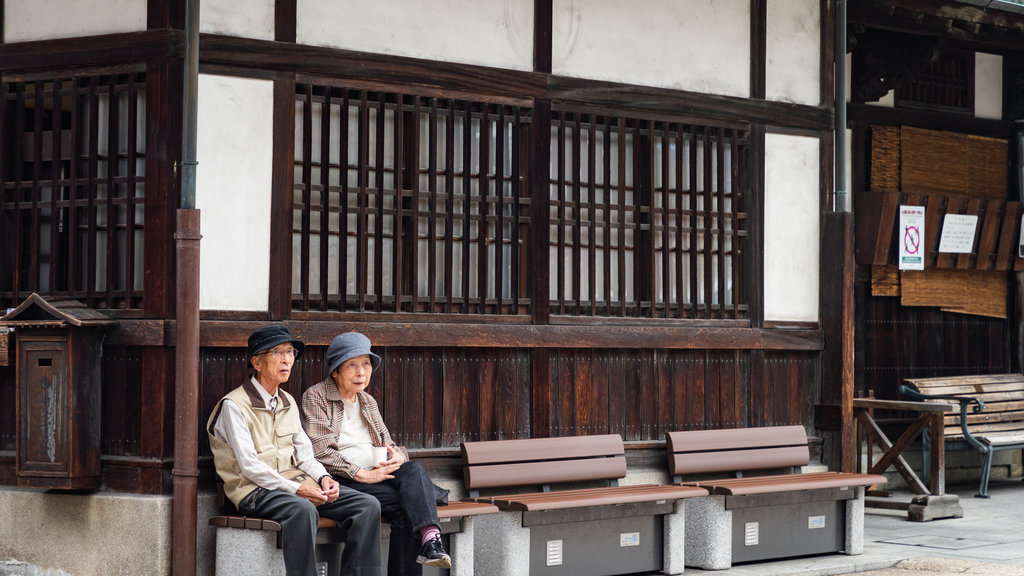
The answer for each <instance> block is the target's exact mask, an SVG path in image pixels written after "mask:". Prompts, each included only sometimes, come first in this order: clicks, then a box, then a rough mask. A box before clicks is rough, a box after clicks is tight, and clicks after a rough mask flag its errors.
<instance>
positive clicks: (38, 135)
mask: <svg viewBox="0 0 1024 576" xmlns="http://www.w3.org/2000/svg"><path fill="white" fill-rule="evenodd" d="M33 98H34V100H35V102H34V103H33V106H34V107H35V110H36V111H38V112H39V116H42V113H41V112H42V110H43V82H42V81H41V80H37V81H36V82H34V83H33ZM32 137H33V140H32V158H33V162H32V212H31V220H32V230H31V231H30V234H31V240H30V242H29V250H30V251H31V252H30V253H29V254H30V255H29V259H30V262H31V271H30V272H29V277H30V278H31V283H30V284H29V289H30V290H31V291H33V292H36V291H39V289H40V287H39V268H40V265H41V262H40V260H41V259H42V254H41V253H40V251H39V246H40V240H41V239H40V238H39V230H40V222H39V210H40V207H39V196H40V190H39V188H40V181H41V179H42V174H41V172H40V167H41V166H42V164H43V163H42V158H43V122H42V118H39V119H38V120H37V121H36V122H35V126H34V127H33V132H32ZM112 177H113V176H108V178H112ZM108 226H109V220H108ZM108 250H109V246H108ZM108 278H109V276H108ZM107 287H108V288H109V287H110V283H109V281H108V282H107Z"/></svg>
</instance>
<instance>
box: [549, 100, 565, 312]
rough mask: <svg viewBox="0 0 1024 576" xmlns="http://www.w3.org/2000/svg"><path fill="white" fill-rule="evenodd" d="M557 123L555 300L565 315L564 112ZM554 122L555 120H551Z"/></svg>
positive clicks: (558, 117) (559, 310) (558, 116)
mask: <svg viewBox="0 0 1024 576" xmlns="http://www.w3.org/2000/svg"><path fill="white" fill-rule="evenodd" d="M556 118H557V121H558V161H557V164H556V166H557V168H558V172H557V181H556V183H555V186H556V187H557V188H558V204H557V206H556V212H557V222H558V224H557V226H556V230H557V234H558V243H557V250H556V251H555V278H556V279H555V282H556V283H555V297H556V298H557V304H558V313H559V314H565V313H566V308H565V234H566V230H565V201H566V199H565V124H566V114H565V113H564V112H562V113H559V114H558V115H557V117H556ZM552 121H555V118H553V119H552Z"/></svg>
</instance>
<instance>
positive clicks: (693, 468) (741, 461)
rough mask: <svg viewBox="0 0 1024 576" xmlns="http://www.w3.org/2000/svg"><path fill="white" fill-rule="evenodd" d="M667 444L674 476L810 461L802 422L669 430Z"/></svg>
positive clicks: (779, 466)
mask: <svg viewBox="0 0 1024 576" xmlns="http://www.w3.org/2000/svg"><path fill="white" fill-rule="evenodd" d="M665 448H666V450H667V452H668V469H669V473H670V474H671V475H672V476H674V477H675V476H682V475H686V474H714V473H722V472H743V471H747V470H765V469H769V468H794V467H797V466H806V465H807V463H808V462H810V451H809V450H808V448H807V432H806V431H805V430H804V427H803V426H768V427H760V428H730V429H722V430H687V431H681V432H668V433H667V434H666V435H665Z"/></svg>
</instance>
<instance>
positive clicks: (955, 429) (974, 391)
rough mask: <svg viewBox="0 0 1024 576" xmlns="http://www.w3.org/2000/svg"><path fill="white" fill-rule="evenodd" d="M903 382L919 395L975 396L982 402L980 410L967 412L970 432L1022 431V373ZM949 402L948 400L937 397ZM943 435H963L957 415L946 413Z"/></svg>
mask: <svg viewBox="0 0 1024 576" xmlns="http://www.w3.org/2000/svg"><path fill="white" fill-rule="evenodd" d="M903 383H904V384H905V385H907V386H908V387H910V388H913V389H914V390H917V391H918V392H920V393H921V394H927V395H947V396H948V395H955V396H964V397H971V398H978V399H980V400H981V401H982V402H984V403H985V409H984V410H983V411H982V412H979V413H974V411H973V406H972V408H971V409H968V412H967V414H968V415H967V427H968V428H969V429H970V431H971V434H978V435H984V434H986V433H992V432H1015V431H1024V374H989V375H981V376H946V377H941V378H912V379H907V380H904V381H903ZM935 401H936V402H945V403H948V402H949V401H948V400H943V399H936V400H935ZM944 432H945V436H946V438H953V439H960V438H963V431H962V429H961V428H960V414H959V412H957V413H947V414H946V417H945V429H944Z"/></svg>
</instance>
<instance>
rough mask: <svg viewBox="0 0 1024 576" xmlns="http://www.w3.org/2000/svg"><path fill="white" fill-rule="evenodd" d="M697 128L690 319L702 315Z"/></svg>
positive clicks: (692, 148) (693, 149) (692, 162)
mask: <svg viewBox="0 0 1024 576" xmlns="http://www.w3.org/2000/svg"><path fill="white" fill-rule="evenodd" d="M697 137H698V132H697V128H696V127H694V128H692V129H691V131H690V133H689V139H690V160H689V166H688V167H689V172H690V186H689V197H690V299H689V302H688V304H689V306H690V318H699V317H700V316H701V313H700V283H699V278H700V274H699V266H698V265H699V257H698V255H699V254H700V250H698V249H697V246H698V244H697V243H698V241H699V239H700V237H699V236H698V233H699V231H700V225H699V224H698V222H703V216H702V215H701V214H700V212H699V204H698V200H699V199H700V190H699V188H698V186H697V175H698V170H699V168H700V164H699V162H697V159H698V155H697V148H698V146H697V144H698V142H697Z"/></svg>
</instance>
